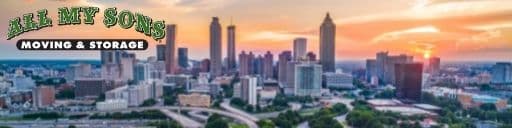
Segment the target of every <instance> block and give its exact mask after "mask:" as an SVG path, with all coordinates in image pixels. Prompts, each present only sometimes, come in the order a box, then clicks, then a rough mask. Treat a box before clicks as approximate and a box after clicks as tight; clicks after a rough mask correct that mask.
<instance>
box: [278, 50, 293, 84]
mask: <svg viewBox="0 0 512 128" xmlns="http://www.w3.org/2000/svg"><path fill="white" fill-rule="evenodd" d="M290 60H292V52H291V51H283V52H281V54H279V60H278V62H277V63H278V64H277V68H278V71H277V79H278V83H279V85H280V86H281V87H284V86H285V85H286V82H287V81H286V69H287V68H286V65H288V62H289V61H290Z"/></svg>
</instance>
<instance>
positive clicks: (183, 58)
mask: <svg viewBox="0 0 512 128" xmlns="http://www.w3.org/2000/svg"><path fill="white" fill-rule="evenodd" d="M178 64H179V65H180V67H181V68H188V49H187V48H178Z"/></svg>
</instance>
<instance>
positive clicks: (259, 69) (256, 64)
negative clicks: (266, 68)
mask: <svg viewBox="0 0 512 128" xmlns="http://www.w3.org/2000/svg"><path fill="white" fill-rule="evenodd" d="M263 61H264V59H263V56H261V55H258V57H256V58H255V59H254V61H253V67H252V68H253V70H254V73H253V74H256V75H258V76H260V77H261V76H263Z"/></svg>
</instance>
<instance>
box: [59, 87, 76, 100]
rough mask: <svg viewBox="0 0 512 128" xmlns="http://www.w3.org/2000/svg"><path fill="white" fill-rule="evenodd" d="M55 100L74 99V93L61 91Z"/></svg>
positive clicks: (72, 91) (71, 90)
mask: <svg viewBox="0 0 512 128" xmlns="http://www.w3.org/2000/svg"><path fill="white" fill-rule="evenodd" d="M56 98H57V99H74V98H75V91H74V90H73V89H66V90H62V91H60V92H59V93H58V94H57V96H56Z"/></svg>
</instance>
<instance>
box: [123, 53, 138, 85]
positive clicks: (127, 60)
mask: <svg viewBox="0 0 512 128" xmlns="http://www.w3.org/2000/svg"><path fill="white" fill-rule="evenodd" d="M135 61H136V60H135V54H133V53H132V54H126V55H125V56H123V57H122V58H121V75H122V78H123V80H133V76H134V75H133V68H134V65H135Z"/></svg>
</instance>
